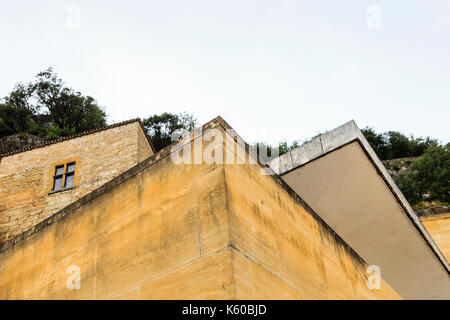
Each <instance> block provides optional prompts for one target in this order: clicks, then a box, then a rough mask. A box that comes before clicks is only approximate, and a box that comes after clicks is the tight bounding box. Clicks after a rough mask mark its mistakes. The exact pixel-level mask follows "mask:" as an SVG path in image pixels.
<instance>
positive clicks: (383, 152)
mask: <svg viewBox="0 0 450 320" xmlns="http://www.w3.org/2000/svg"><path fill="white" fill-rule="evenodd" d="M361 131H362V133H363V134H364V137H365V138H366V139H367V141H368V142H369V144H370V146H371V147H372V149H373V150H374V151H375V153H376V154H377V156H378V157H379V158H380V159H381V160H390V159H397V158H404V157H419V156H421V155H422V154H423V153H424V152H425V150H427V149H428V148H430V147H433V146H437V145H439V142H438V141H437V140H436V139H431V138H430V137H426V138H414V137H413V136H410V137H407V136H405V135H404V134H402V133H400V132H398V131H388V132H385V133H376V132H375V130H374V129H373V128H369V127H366V128H364V129H362V130H361Z"/></svg>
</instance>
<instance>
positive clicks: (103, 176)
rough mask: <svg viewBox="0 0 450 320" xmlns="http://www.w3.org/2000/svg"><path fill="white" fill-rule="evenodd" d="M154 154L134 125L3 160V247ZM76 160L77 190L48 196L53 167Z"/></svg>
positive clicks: (0, 215) (0, 206) (0, 177)
mask: <svg viewBox="0 0 450 320" xmlns="http://www.w3.org/2000/svg"><path fill="white" fill-rule="evenodd" d="M144 139H145V140H144ZM152 153H153V152H152V150H151V147H150V145H149V143H148V142H147V141H146V138H145V135H144V132H143V130H142V129H141V126H140V124H139V122H138V121H135V122H131V123H128V124H124V125H120V126H116V127H112V128H109V129H105V130H102V131H98V132H95V133H91V134H87V135H83V136H80V137H77V138H73V139H69V140H66V141H62V142H58V143H54V144H50V145H47V146H44V147H40V148H36V149H32V150H29V151H25V152H21V153H17V154H13V155H10V156H6V157H4V158H2V159H1V160H0V243H2V242H5V241H7V240H9V239H11V238H13V237H15V236H17V235H19V234H21V233H22V232H24V231H26V230H28V229H30V228H31V227H32V226H34V225H36V224H37V223H39V222H41V221H42V220H44V219H46V218H47V217H49V216H51V215H52V214H54V213H55V212H57V211H58V210H60V209H62V208H64V207H65V206H67V205H68V204H70V203H72V202H74V201H75V200H77V199H79V198H81V197H82V196H84V195H86V194H88V193H89V192H91V191H93V190H95V189H97V188H98V187H99V186H101V185H102V184H104V183H105V182H107V181H109V180H111V179H112V178H114V177H115V176H117V175H119V174H120V173H122V172H124V171H125V170H127V169H129V168H131V167H132V166H134V165H135V164H137V163H138V162H140V161H142V160H143V159H144V158H146V157H149V156H150V155H151V154H152ZM72 160H73V161H76V171H75V188H74V189H71V190H66V191H62V192H57V193H54V194H48V192H49V191H50V190H51V189H52V183H53V174H54V166H55V165H56V164H64V163H67V162H69V161H72Z"/></svg>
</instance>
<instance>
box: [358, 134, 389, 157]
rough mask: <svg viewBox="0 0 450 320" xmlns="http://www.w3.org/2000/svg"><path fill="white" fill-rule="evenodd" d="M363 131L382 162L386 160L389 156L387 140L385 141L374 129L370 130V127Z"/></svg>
mask: <svg viewBox="0 0 450 320" xmlns="http://www.w3.org/2000/svg"><path fill="white" fill-rule="evenodd" d="M361 131H362V133H363V134H364V137H365V138H366V139H367V141H368V142H369V144H370V146H371V147H372V149H373V150H374V151H375V153H376V154H377V156H378V157H379V158H380V159H381V160H385V159H386V154H387V143H386V140H385V138H384V136H383V134H381V133H376V132H375V130H374V129H373V128H369V127H366V128H364V129H362V130H361Z"/></svg>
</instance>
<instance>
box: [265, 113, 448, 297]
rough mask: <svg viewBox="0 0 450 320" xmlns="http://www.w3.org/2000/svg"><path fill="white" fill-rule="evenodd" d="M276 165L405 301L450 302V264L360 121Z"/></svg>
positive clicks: (278, 170) (280, 159) (282, 174)
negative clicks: (359, 124)
mask: <svg viewBox="0 0 450 320" xmlns="http://www.w3.org/2000/svg"><path fill="white" fill-rule="evenodd" d="M270 166H271V167H272V169H274V171H276V172H277V173H278V174H279V175H280V176H281V177H282V179H283V180H284V181H285V182H286V183H287V184H288V185H289V186H290V187H291V188H293V189H294V190H295V191H296V192H297V194H298V195H299V196H301V197H302V198H303V199H304V200H305V201H306V202H307V203H308V204H309V205H310V206H311V207H312V208H313V210H315V211H316V212H317V213H318V214H319V215H320V216H321V218H322V219H324V220H325V222H326V223H327V224H328V225H329V226H330V227H331V228H333V230H334V231H336V232H337V234H339V236H341V237H342V239H343V240H344V241H345V242H346V243H348V244H349V245H350V246H351V247H352V248H353V249H354V250H355V251H356V252H357V253H358V254H359V255H360V256H361V257H362V258H363V259H364V260H365V261H366V262H367V263H368V264H373V265H378V266H379V267H380V269H381V275H382V277H383V279H385V280H386V281H387V282H388V283H389V284H390V285H391V286H392V288H394V290H396V292H398V293H399V294H400V295H401V296H402V297H403V298H407V299H450V277H449V270H450V268H449V264H448V262H447V261H446V259H445V258H444V256H443V255H442V253H441V251H440V250H439V249H438V247H437V246H436V244H435V243H434V241H433V239H432V238H431V237H430V235H429V234H428V232H427V231H426V230H425V228H424V227H423V225H422V223H421V222H420V221H419V219H418V217H417V216H416V214H415V213H414V211H413V210H412V208H411V207H410V205H409V204H408V202H407V200H406V199H405V198H404V196H403V194H402V193H401V191H400V190H399V189H398V187H397V186H396V184H395V183H394V181H393V180H392V178H391V177H390V175H389V173H388V172H387V171H386V169H385V168H384V166H383V164H382V163H381V161H380V160H379V159H378V157H377V156H376V154H375V152H374V151H373V149H372V148H371V147H370V145H369V143H368V142H367V140H366V139H365V138H364V136H363V134H362V132H361V131H360V130H359V128H358V127H357V125H356V124H355V122H354V121H350V122H348V123H346V124H344V125H342V126H341V127H338V128H336V129H334V130H332V131H330V132H327V133H325V134H322V135H320V136H318V137H316V138H314V139H313V140H312V141H310V142H307V143H305V144H304V145H302V146H300V147H298V148H296V149H294V150H292V151H291V152H289V153H287V154H284V155H282V156H280V157H279V158H277V159H274V160H272V162H271V163H270Z"/></svg>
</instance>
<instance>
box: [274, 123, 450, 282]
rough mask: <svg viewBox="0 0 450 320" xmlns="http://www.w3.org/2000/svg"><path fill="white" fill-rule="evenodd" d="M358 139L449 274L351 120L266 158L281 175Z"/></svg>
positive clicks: (423, 229)
mask: <svg viewBox="0 0 450 320" xmlns="http://www.w3.org/2000/svg"><path fill="white" fill-rule="evenodd" d="M353 141H358V142H359V144H360V146H361V147H362V148H363V150H364V151H365V153H366V155H367V156H368V158H369V160H370V161H371V162H372V164H373V165H374V166H375V168H376V169H377V172H378V173H379V174H380V175H381V177H382V178H383V180H384V181H385V183H386V184H387V186H388V188H389V189H390V190H391V192H392V193H393V195H394V197H395V198H396V199H397V201H398V202H399V204H400V206H401V207H402V209H403V211H404V212H405V213H406V215H407V216H408V218H409V220H410V221H411V222H412V223H413V225H414V226H415V227H416V229H417V232H418V233H419V235H420V236H421V237H422V238H423V239H424V240H425V242H426V243H427V244H428V246H429V248H430V249H431V250H432V251H433V253H434V254H435V256H436V258H437V259H438V260H439V262H440V263H441V264H442V265H443V266H444V268H445V269H446V271H447V273H449V274H450V265H449V263H448V261H447V260H446V259H445V257H444V255H443V254H442V252H441V250H440V249H439V248H438V246H437V245H436V243H435V242H434V240H433V239H432V238H431V236H430V234H429V233H428V232H427V231H426V229H425V227H424V226H423V224H422V223H421V222H420V219H419V218H418V217H417V215H416V213H415V212H414V210H413V209H412V208H411V206H410V204H409V202H408V200H406V198H405V196H404V195H403V193H402V192H401V191H400V189H399V188H398V187H397V185H396V184H395V182H394V180H393V179H392V177H391V175H390V174H389V172H387V170H386V168H385V167H384V165H383V164H382V162H381V160H380V159H379V158H378V156H377V155H376V153H375V151H374V150H373V149H372V147H371V146H370V144H369V142H368V141H367V140H366V138H365V137H364V134H363V133H362V132H361V130H360V129H359V127H358V126H357V124H356V123H355V121H354V120H351V121H349V122H347V123H345V124H343V125H341V126H339V127H337V128H335V129H333V130H331V131H328V132H325V133H323V134H321V135H320V136H318V137H315V138H314V139H312V140H311V141H308V142H305V143H304V144H302V145H301V146H299V147H297V148H295V149H294V150H291V151H290V152H288V153H285V154H283V155H281V156H280V157H278V158H275V159H272V160H271V161H270V162H269V165H270V167H271V168H272V170H273V171H275V172H276V173H277V174H278V175H280V176H283V175H285V174H287V173H289V172H290V171H292V170H294V169H296V168H298V167H301V166H303V165H305V164H307V163H309V162H311V161H313V160H315V159H317V158H320V157H322V156H324V155H326V154H327V153H330V152H332V151H334V150H336V149H339V148H341V147H343V146H345V145H346V144H348V143H350V142H353Z"/></svg>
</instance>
